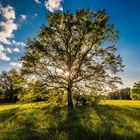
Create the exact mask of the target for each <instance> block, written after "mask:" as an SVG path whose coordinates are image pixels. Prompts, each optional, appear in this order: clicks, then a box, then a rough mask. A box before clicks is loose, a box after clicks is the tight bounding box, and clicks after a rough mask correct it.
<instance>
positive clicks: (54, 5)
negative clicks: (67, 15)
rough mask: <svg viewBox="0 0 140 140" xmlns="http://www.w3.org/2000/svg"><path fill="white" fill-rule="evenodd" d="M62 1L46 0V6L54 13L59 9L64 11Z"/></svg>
mask: <svg viewBox="0 0 140 140" xmlns="http://www.w3.org/2000/svg"><path fill="white" fill-rule="evenodd" d="M62 1H63V0H46V2H45V6H46V8H47V9H48V10H49V11H50V12H52V13H53V12H55V11H57V10H61V11H63V7H62V5H61V2H62Z"/></svg>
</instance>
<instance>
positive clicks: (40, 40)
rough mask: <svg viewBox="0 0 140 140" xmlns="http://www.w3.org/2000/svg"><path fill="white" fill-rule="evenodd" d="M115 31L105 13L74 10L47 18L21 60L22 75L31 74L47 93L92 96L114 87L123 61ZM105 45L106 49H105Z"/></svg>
mask: <svg viewBox="0 0 140 140" xmlns="http://www.w3.org/2000/svg"><path fill="white" fill-rule="evenodd" d="M117 39H118V31H117V30H116V28H115V27H114V25H112V24H109V16H107V14H106V12H105V10H99V11H97V12H94V11H92V10H91V9H90V8H89V9H88V10H84V9H81V10H77V11H76V13H74V14H73V13H70V12H66V13H54V14H49V15H48V25H47V26H42V27H41V29H40V31H39V33H38V35H36V36H35V37H33V38H31V39H30V40H29V42H28V46H27V47H26V49H25V54H24V56H23V57H22V62H23V72H24V73H26V74H27V73H28V74H32V75H34V76H35V77H36V78H39V79H40V80H42V81H43V82H44V84H46V86H47V87H48V89H52V88H55V89H56V88H59V89H62V90H65V91H67V95H68V106H73V101H72V94H73V91H77V92H80V93H83V92H84V93H93V92H97V91H102V90H105V89H109V88H112V87H114V85H115V83H116V82H120V78H119V77H115V76H114V74H116V73H117V72H119V71H122V68H123V65H122V58H121V57H120V55H117V54H116V48H115V46H114V43H115V41H116V40H117ZM107 44H108V46H107Z"/></svg>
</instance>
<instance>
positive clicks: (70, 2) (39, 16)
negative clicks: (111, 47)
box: [0, 0, 140, 87]
mask: <svg viewBox="0 0 140 140" xmlns="http://www.w3.org/2000/svg"><path fill="white" fill-rule="evenodd" d="M88 7H91V8H92V9H93V10H98V9H106V11H107V14H108V15H109V16H110V17H111V19H110V22H111V23H113V24H115V26H116V27H117V29H118V30H119V31H120V38H119V40H118V41H117V43H116V47H117V48H118V53H120V54H121V56H123V63H124V65H125V68H124V72H122V73H120V74H119V75H120V76H121V77H122V80H123V83H124V85H122V86H121V87H131V86H132V85H133V83H134V82H137V81H140V0H0V72H1V71H3V70H6V71H7V70H10V69H11V68H18V67H19V68H20V67H21V66H22V64H21V63H19V62H18V59H19V58H20V57H21V56H22V54H23V53H24V47H25V46H26V44H27V39H28V38H29V37H32V36H34V35H36V34H37V33H38V31H39V28H40V26H42V25H47V20H46V15H47V13H48V11H50V12H55V11H61V12H65V11H67V10H70V11H71V12H75V11H76V10H77V9H79V8H85V9H87V8H88Z"/></svg>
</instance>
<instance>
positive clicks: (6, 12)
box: [0, 5, 16, 20]
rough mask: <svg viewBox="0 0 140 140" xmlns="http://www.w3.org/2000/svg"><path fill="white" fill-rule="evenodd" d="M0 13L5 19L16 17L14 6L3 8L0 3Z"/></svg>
mask: <svg viewBox="0 0 140 140" xmlns="http://www.w3.org/2000/svg"><path fill="white" fill-rule="evenodd" d="M0 13H2V15H3V17H4V18H5V19H6V20H14V19H15V18H16V17H15V10H14V8H13V7H11V6H9V5H8V6H7V7H5V8H4V7H2V6H1V5H0Z"/></svg>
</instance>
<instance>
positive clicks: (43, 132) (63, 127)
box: [0, 101, 140, 140]
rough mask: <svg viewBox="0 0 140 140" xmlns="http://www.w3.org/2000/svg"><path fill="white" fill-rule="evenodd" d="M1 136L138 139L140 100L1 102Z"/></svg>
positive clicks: (17, 139) (13, 139)
mask: <svg viewBox="0 0 140 140" xmlns="http://www.w3.org/2000/svg"><path fill="white" fill-rule="evenodd" d="M1 139H2V140H93V139H94V140H96V139H97V140H121V139H122V140H139V139H140V102H139V101H104V102H102V103H101V104H100V105H98V106H97V107H88V106H84V107H76V108H74V109H68V108H67V107H59V108H58V107H52V106H50V105H48V104H46V103H33V104H24V105H20V104H1V105H0V140H1Z"/></svg>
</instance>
